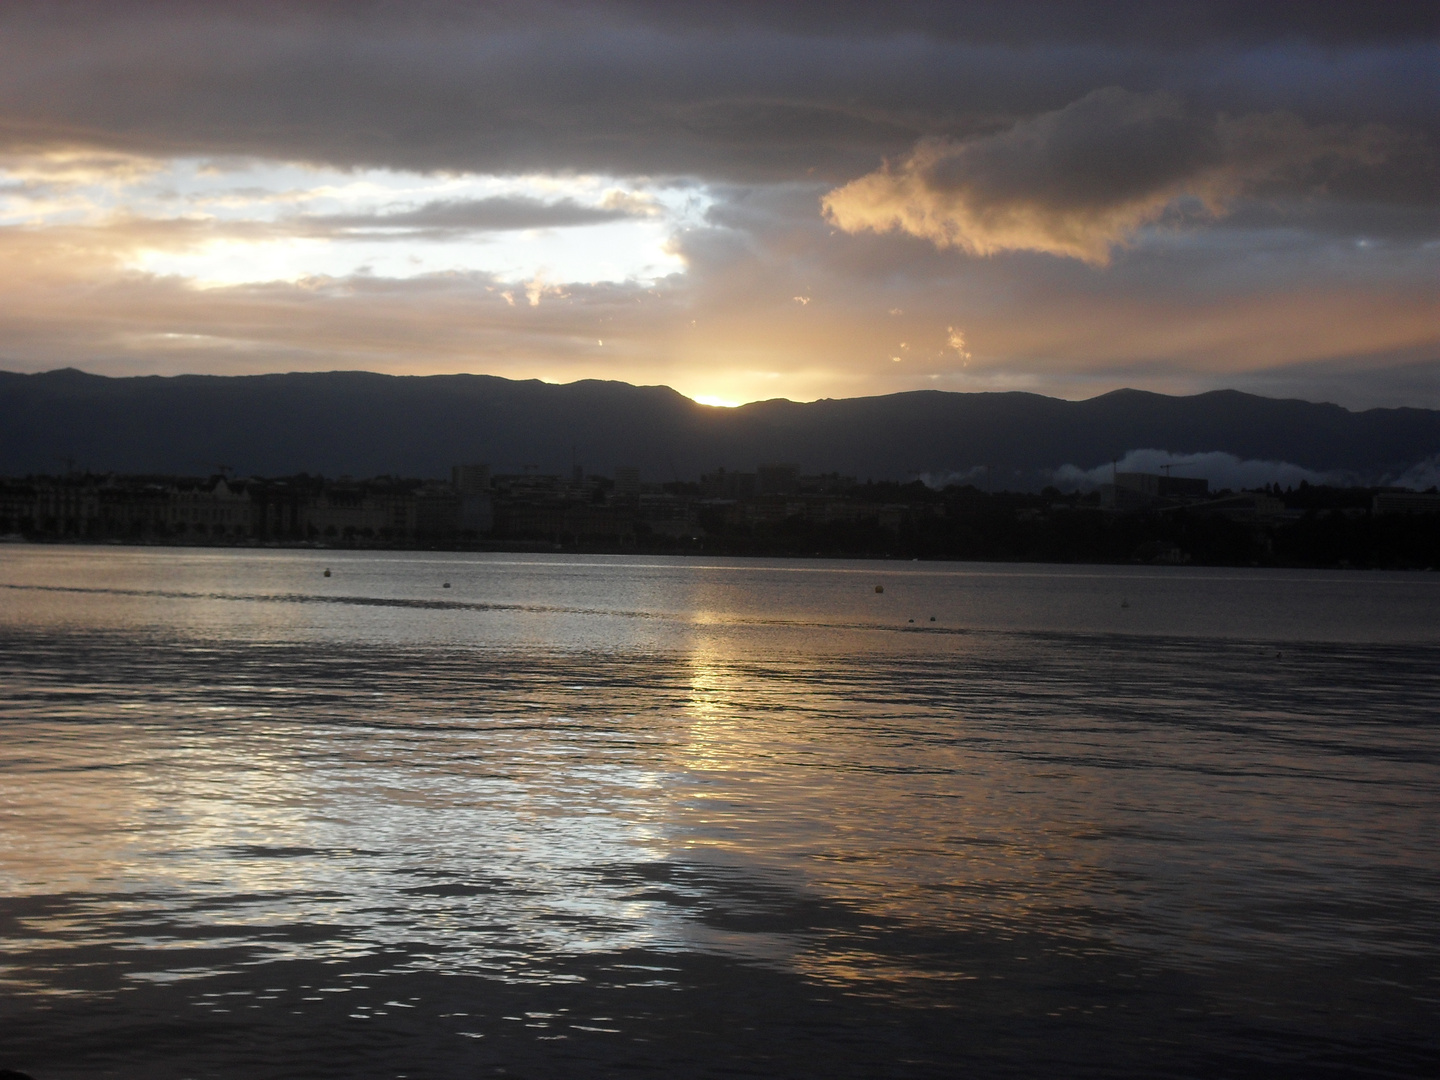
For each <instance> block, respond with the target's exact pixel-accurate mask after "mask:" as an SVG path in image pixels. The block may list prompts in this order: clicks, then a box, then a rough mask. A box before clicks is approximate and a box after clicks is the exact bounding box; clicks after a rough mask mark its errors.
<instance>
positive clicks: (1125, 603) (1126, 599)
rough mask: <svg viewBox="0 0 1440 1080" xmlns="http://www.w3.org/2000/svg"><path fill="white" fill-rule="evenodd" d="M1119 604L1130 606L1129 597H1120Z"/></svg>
mask: <svg viewBox="0 0 1440 1080" xmlns="http://www.w3.org/2000/svg"><path fill="white" fill-rule="evenodd" d="M1120 606H1121V607H1129V606H1130V598H1129V597H1122V598H1121V600H1120Z"/></svg>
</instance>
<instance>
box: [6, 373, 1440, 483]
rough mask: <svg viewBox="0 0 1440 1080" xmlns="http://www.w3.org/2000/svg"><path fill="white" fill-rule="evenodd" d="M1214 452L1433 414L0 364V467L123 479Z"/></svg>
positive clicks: (1343, 433) (1323, 437)
mask: <svg viewBox="0 0 1440 1080" xmlns="http://www.w3.org/2000/svg"><path fill="white" fill-rule="evenodd" d="M1143 448H1153V449H1158V450H1167V451H1171V452H1174V453H1177V454H1193V453H1204V452H1208V451H1223V452H1225V453H1229V454H1233V455H1235V456H1237V457H1239V458H1244V459H1261V460H1269V461H1286V462H1290V463H1293V464H1295V465H1299V466H1302V467H1304V468H1306V469H1310V470H1314V471H1316V472H1332V471H1350V472H1354V473H1356V474H1359V475H1367V476H1381V475H1386V474H1389V475H1396V474H1398V473H1400V472H1402V471H1404V470H1405V469H1406V468H1408V467H1410V466H1412V465H1414V464H1415V463H1416V462H1419V461H1421V460H1423V459H1426V458H1431V457H1433V456H1434V455H1436V454H1440V411H1436V410H1430V409H1370V410H1367V411H1364V412H1351V411H1349V410H1347V409H1343V408H1341V407H1340V406H1338V405H1319V404H1313V403H1310V402H1305V401H1280V400H1274V399H1271V398H1263V397H1256V396H1254V395H1251V394H1243V393H1240V392H1238V391H1234V390H1220V391H1215V392H1213V393H1207V394H1198V395H1195V396H1193V397H1169V396H1166V395H1164V394H1152V393H1147V392H1144V391H1139V390H1117V391H1115V392H1114V393H1110V394H1104V395H1102V396H1100V397H1096V398H1091V399H1089V400H1088V401H1063V400H1059V399H1056V398H1048V397H1043V396H1040V395H1038V394H1024V393H1002V394H959V393H945V392H941V391H928V390H926V391H916V392H913V393H903V394H890V395H887V396H884V397H868V398H848V399H840V400H824V401H814V402H807V403H797V402H792V401H784V400H777V401H760V402H754V403H752V404H750V405H744V406H741V407H739V408H734V409H724V408H714V407H711V406H706V405H699V404H697V403H696V402H694V401H691V400H690V399H689V398H687V397H684V396H683V395H681V394H679V393H677V392H676V391H674V390H671V389H669V388H668V387H663V386H631V385H630V384H628V383H620V382H599V381H593V380H588V381H583V382H576V383H570V384H568V385H563V386H556V385H552V384H549V383H542V382H538V381H534V380H531V381H514V380H510V379H502V378H497V377H494V376H489V375H431V376H423V377H417V376H394V375H376V374H371V373H367V372H326V373H317V374H287V375H247V376H211V375H181V376H175V377H168V378H162V377H158V376H147V377H137V378H106V377H102V376H98V375H89V374H86V373H84V372H81V371H76V370H74V369H65V370H62V371H50V372H45V373H43V374H35V375H25V374H15V373H10V372H0V474H5V475H12V476H13V475H23V474H27V473H57V472H62V471H64V470H65V469H66V468H67V467H68V463H72V462H73V465H74V467H76V468H82V469H89V470H94V471H105V472H109V471H114V472H124V473H166V474H192V475H194V474H206V473H211V472H214V471H215V470H216V469H217V467H218V466H220V465H225V466H228V467H230V468H232V469H234V470H235V471H236V472H238V473H239V474H241V475H262V476H280V475H287V474H293V473H299V472H310V473H320V474H324V475H328V476H335V475H339V474H347V473H348V474H350V475H353V476H357V477H359V476H373V475H380V474H386V473H389V474H395V475H404V476H422V477H438V476H445V475H448V471H449V468H450V466H451V465H452V464H456V463H460V462H488V463H489V464H490V465H491V466H492V467H493V468H494V469H495V470H496V471H498V472H507V471H510V472H519V471H521V470H522V469H523V468H525V467H527V466H533V467H535V468H537V469H539V470H540V471H542V472H552V473H553V472H563V473H568V472H569V471H570V469H571V467H572V465H573V464H576V463H578V464H580V465H582V466H583V467H585V469H586V470H587V471H589V472H597V473H607V474H608V473H610V472H611V471H612V470H613V469H614V468H616V467H617V466H627V465H628V466H635V467H637V468H638V469H639V470H640V474H641V476H642V478H643V479H646V480H671V479H682V480H688V479H695V478H697V477H698V476H699V475H700V474H701V473H703V472H710V471H712V470H714V469H716V468H718V467H725V468H727V469H731V470H743V471H750V470H753V469H754V468H755V466H756V465H758V464H762V463H769V462H796V463H799V464H800V465H801V467H802V469H803V471H804V472H806V473H822V472H839V473H841V474H844V475H850V476H856V477H858V478H860V479H861V480H864V479H866V478H873V479H876V480H880V479H894V480H906V479H912V478H914V477H916V476H918V475H922V474H928V475H930V476H932V477H934V476H944V475H946V474H950V473H963V472H965V471H967V470H972V469H974V468H975V467H977V466H990V467H991V468H992V470H994V475H995V478H996V482H997V484H998V483H1002V482H1003V483H1010V482H1011V481H1012V478H1013V480H1014V481H1015V482H1017V483H1019V484H1021V485H1022V486H1023V485H1024V484H1026V483H1033V482H1035V479H1036V478H1037V477H1043V476H1044V475H1047V474H1048V473H1050V472H1052V471H1053V470H1054V469H1056V468H1057V467H1059V466H1062V465H1067V464H1068V465H1074V466H1077V467H1079V468H1081V469H1088V468H1093V467H1095V466H1099V465H1102V464H1105V463H1108V462H1110V461H1112V460H1113V459H1116V458H1121V457H1123V456H1124V455H1125V454H1126V453H1127V451H1132V450H1137V449H1143Z"/></svg>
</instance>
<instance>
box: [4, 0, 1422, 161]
mask: <svg viewBox="0 0 1440 1080" xmlns="http://www.w3.org/2000/svg"><path fill="white" fill-rule="evenodd" d="M1437 58H1440V53H1437V46H1436V33H1435V28H1434V26H1433V5H1412V4H1403V3H1393V4H1374V5H1340V4H1334V3H1330V4H1319V3H1317V4H1270V5H1265V4H1238V3H1209V4H1206V3H1194V4H1190V3H1186V4H1181V3H1171V4H1166V3H1143V4H1142V3H1122V4H1108V5H1093V4H1071V3H1058V2H1048V3H1041V2H1038V0H1019V2H1014V3H1008V4H1004V5H996V4H979V3H973V4H966V3H961V4H925V3H910V4H905V3H900V4H886V5H883V6H881V5H873V4H858V3H851V4H839V5H831V4H809V5H798V4H760V3H738V4H737V3H731V4H704V5H672V4H660V3H595V4H562V3H550V4H545V3H532V4H524V5H521V4H496V5H478V4H476V5H465V4H435V3H430V4H425V3H417V4H406V5H380V4H354V5H333V4H323V5H322V4H312V5H305V4H284V5H282V4H219V5H199V4H183V5H181V4H175V5H163V4H155V3H145V4H138V3H136V4H123V3H111V4H103V5H101V4H90V5H65V4H58V5H45V6H37V7H24V6H12V7H10V8H8V9H6V11H5V13H4V14H3V16H0V140H3V141H4V142H6V143H8V144H10V145H11V146H28V147H34V146H45V145H58V144H84V143H89V144H95V145H101V146H106V147H111V148H116V149H127V150H132V151H140V152H146V153H156V154H173V153H182V152H198V153H238V154H255V155H259V156H264V157H280V158H288V159H294V160H308V161H324V162H328V163H331V164H339V165H382V166H383V165H388V166H397V167H405V168H413V169H427V170H428V169H463V170H481V171H501V172H505V171H523V170H532V169H538V170H550V171H554V170H564V169H579V170H602V171H609V172H612V173H617V174H625V175H637V174H669V175H692V176H700V177H729V178H748V179H766V178H768V179H778V178H786V177H796V176H804V175H814V176H820V177H822V178H826V179H830V180H833V181H840V180H845V179H849V178H851V177H853V176H856V175H859V174H860V173H863V172H866V171H868V170H870V169H872V168H873V167H874V166H875V164H876V163H877V162H878V160H879V159H880V158H882V157H884V156H893V155H896V154H900V153H904V152H906V151H907V150H909V149H910V148H911V147H912V146H913V145H914V144H915V143H916V141H917V140H919V139H921V138H925V137H940V136H943V137H949V138H956V139H959V138H968V137H972V136H975V135H981V134H987V133H992V132H994V131H997V130H1003V129H1004V128H1006V127H1009V126H1011V125H1013V124H1015V123H1016V122H1018V121H1020V120H1022V119H1025V118H1026V117H1029V116H1034V115H1037V114H1040V113H1044V112H1052V111H1054V110H1057V109H1060V108H1063V107H1064V106H1066V105H1067V104H1069V103H1071V102H1074V101H1077V100H1079V99H1081V98H1083V97H1084V95H1085V94H1086V93H1088V92H1090V91H1092V90H1095V89H1096V88H1099V87H1104V86H1111V85H1117V86H1124V87H1126V88H1127V89H1129V90H1131V91H1133V92H1137V93H1147V92H1155V91H1169V92H1173V93H1175V94H1177V95H1178V96H1180V97H1182V98H1184V99H1185V100H1186V101H1187V102H1188V103H1190V104H1191V105H1193V106H1194V107H1196V108H1200V109H1209V110H1211V111H1215V110H1224V111H1227V112H1230V113H1236V114H1238V113H1249V112H1256V111H1270V110H1274V109H1286V110H1289V111H1292V112H1294V113H1296V115H1297V116H1300V117H1302V118H1303V119H1305V120H1306V121H1307V122H1309V123H1312V124H1317V123H1327V122H1337V121H1342V120H1343V121H1346V122H1357V121H1358V120H1360V119H1363V120H1364V121H1366V122H1371V123H1381V124H1387V125H1391V126H1395V127H1397V128H1401V129H1407V130H1414V131H1424V132H1427V133H1429V135H1428V136H1427V137H1429V136H1433V134H1434V130H1435V128H1436V125H1437V119H1436V116H1435V110H1434V107H1433V102H1434V100H1435V97H1436V94H1437V93H1440V75H1437V70H1440V64H1437V62H1436V61H1437ZM1401 69H1403V75H1397V72H1398V71H1401ZM1277 73H1278V74H1277Z"/></svg>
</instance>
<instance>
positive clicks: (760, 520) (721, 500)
mask: <svg viewBox="0 0 1440 1080" xmlns="http://www.w3.org/2000/svg"><path fill="white" fill-rule="evenodd" d="M948 490H951V491H955V490H958V491H960V492H961V493H962V494H963V493H967V492H968V493H969V494H970V495H971V496H974V497H979V498H984V499H986V501H987V502H988V501H993V499H998V498H1001V497H1000V496H995V497H987V496H983V494H982V493H980V492H978V491H976V490H975V489H974V488H965V489H948ZM1279 495H1280V493H1279V491H1278V488H1277V489H1275V491H1274V493H1273V494H1272V493H1270V492H1268V491H1251V492H1243V493H1239V494H1233V493H1230V492H1222V493H1220V494H1219V496H1218V497H1217V496H1216V495H1213V494H1212V493H1211V492H1210V490H1209V484H1208V482H1207V481H1206V480H1204V479H1195V478H1188V477H1172V476H1168V475H1163V476H1162V475H1158V474H1149V473H1123V472H1117V473H1115V474H1114V475H1113V476H1112V478H1111V483H1109V484H1105V485H1103V486H1102V487H1101V488H1100V490H1099V491H1097V492H1093V493H1090V494H1088V495H1086V496H1079V495H1072V496H1068V497H1064V498H1066V500H1067V501H1066V502H1064V503H1059V502H1055V501H1054V500H1055V498H1056V497H1057V496H1060V493H1059V492H1057V491H1054V490H1053V489H1046V491H1045V492H1043V493H1041V494H1038V495H1014V496H1006V498H1008V499H1009V500H1010V501H1012V502H1015V503H1016V506H1015V507H1013V508H1012V509H1014V510H1015V512H1016V513H1018V514H1020V515H1022V516H1024V515H1037V514H1043V513H1047V512H1048V511H1050V510H1062V509H1078V508H1080V507H1082V506H1092V507H1094V508H1095V509H1099V510H1108V511H1111V512H1116V513H1127V512H1141V513H1153V512H1159V513H1165V512H1168V511H1172V510H1176V509H1186V510H1189V511H1192V512H1197V513H1202V514H1211V515H1219V516H1225V517H1229V518H1232V519H1234V520H1242V521H1252V522H1256V523H1266V522H1271V523H1273V522H1278V521H1280V520H1283V519H1284V518H1285V517H1286V516H1287V514H1293V513H1294V511H1287V509H1286V506H1285V503H1284V502H1283V501H1282V499H1281V498H1280V497H1279ZM1021 502H1023V503H1024V504H1025V505H1023V506H1021V505H1020V503H1021ZM1437 509H1440V495H1435V494H1428V495H1426V494H1416V493H1412V492H1404V491H1390V492H1380V493H1377V494H1375V495H1374V498H1373V504H1372V506H1371V507H1370V508H1369V512H1372V513H1376V514H1383V513H1387V512H1411V511H1420V512H1426V511H1433V510H1437ZM952 511H953V503H947V501H946V500H945V499H944V498H942V497H941V493H936V492H931V491H930V490H929V489H925V488H924V487H923V485H919V484H918V483H916V484H911V485H898V484H879V485H876V484H865V485H860V484H857V482H856V480H855V479H854V478H853V477H846V476H840V475H838V474H835V473H830V474H825V475H804V474H802V473H801V471H800V467H799V466H798V465H793V464H777V465H762V466H760V467H759V468H757V469H756V470H755V471H754V472H748V473H747V472H727V471H726V470H724V469H719V470H717V471H716V472H714V473H711V474H708V475H706V476H703V477H701V479H700V481H699V483H698V484H697V483H687V482H675V483H671V484H663V485H660V484H643V483H641V481H640V477H639V473H638V470H636V469H633V468H617V469H615V470H614V475H613V476H609V477H605V476H597V475H587V474H586V473H585V472H584V470H582V469H580V468H578V467H577V468H575V469H574V471H573V473H572V475H570V476H569V477H565V476H554V475H538V474H536V473H533V472H525V473H518V474H499V475H492V474H491V471H490V469H489V467H488V466H486V465H457V466H455V467H454V468H453V469H452V470H451V478H450V481H449V482H448V483H445V482H440V481H431V480H417V479H398V478H393V477H378V478H374V479H368V480H354V479H352V478H350V477H345V476H342V477H340V478H339V479H336V480H329V479H325V478H322V477H313V476H308V475H300V476H294V477H286V478H281V479H263V478H247V479H237V478H232V477H229V476H227V475H220V476H211V477H209V478H205V479H200V478H182V477H143V476H118V475H113V474H112V475H95V474H70V475H66V476H59V477H26V478H23V479H4V480H0V534H5V535H12V536H13V535H21V536H29V537H35V538H53V539H64V538H74V539H96V540H100V539H148V540H168V541H172V542H192V543H193V542H200V543H215V542H220V543H236V542H264V541H276V542H292V543H293V542H312V543H317V544H332V543H333V544H360V545H366V544H375V545H396V544H399V545H405V544H421V545H427V544H465V543H472V542H473V543H485V542H490V541H505V542H512V541H538V542H549V543H577V544H584V543H593V544H608V545H621V546H624V545H629V544H634V543H637V542H641V541H643V542H656V541H662V542H663V541H671V542H684V541H687V540H697V539H700V538H702V537H703V536H704V535H705V534H706V529H707V525H708V526H709V527H710V528H712V529H713V528H722V529H734V528H737V527H738V528H745V527H754V526H764V525H775V524H780V523H785V522H802V523H808V524H821V525H824V524H831V523H842V522H843V523H851V524H853V523H857V522H868V523H871V524H873V525H876V526H878V527H879V528H881V529H887V530H899V529H900V528H901V527H902V526H903V525H904V524H906V523H907V522H911V523H913V522H914V521H916V520H917V519H921V518H925V517H935V516H944V515H945V514H946V513H947V512H952Z"/></svg>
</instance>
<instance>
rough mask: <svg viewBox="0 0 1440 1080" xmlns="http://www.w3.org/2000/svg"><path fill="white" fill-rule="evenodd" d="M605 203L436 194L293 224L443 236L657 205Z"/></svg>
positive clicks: (328, 231) (615, 215)
mask: <svg viewBox="0 0 1440 1080" xmlns="http://www.w3.org/2000/svg"><path fill="white" fill-rule="evenodd" d="M612 195H613V196H614V197H611V196H607V199H606V202H605V203H604V204H602V205H600V206H586V205H585V204H583V203H579V202H576V201H575V200H574V199H559V200H556V201H554V202H544V201H542V200H540V199H532V198H525V197H522V196H496V197H494V198H488V199H454V200H435V201H433V202H428V203H426V204H424V205H423V206H418V207H415V208H413V209H409V210H387V211H378V212H375V213H364V214H306V215H303V216H301V217H298V218H296V219H294V222H293V224H294V225H295V226H297V227H298V228H299V229H300V230H302V231H303V232H304V233H305V234H306V235H335V234H342V235H349V236H354V235H357V234H359V235H364V236H366V237H367V238H369V239H379V238H384V237H386V236H391V237H395V238H401V239H405V238H414V237H415V236H416V235H417V234H418V235H422V236H426V237H432V238H436V237H440V236H444V235H457V234H463V233H471V232H501V231H514V230H523V229H561V228H573V227H576V226H584V225H603V224H606V223H607V222H611V221H623V220H625V219H626V218H632V217H646V216H650V215H651V214H653V213H654V209H653V205H652V204H650V203H647V202H644V201H643V200H640V199H638V198H637V197H635V196H625V195H622V194H621V193H612Z"/></svg>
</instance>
